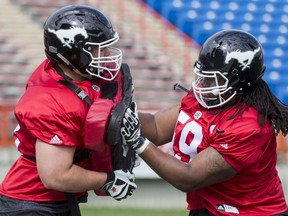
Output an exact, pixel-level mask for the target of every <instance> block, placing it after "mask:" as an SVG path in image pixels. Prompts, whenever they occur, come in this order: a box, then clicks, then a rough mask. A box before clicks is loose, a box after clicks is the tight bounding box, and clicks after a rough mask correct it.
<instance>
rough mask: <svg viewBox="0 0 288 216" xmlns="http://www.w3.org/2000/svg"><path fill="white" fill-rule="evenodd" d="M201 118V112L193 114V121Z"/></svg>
mask: <svg viewBox="0 0 288 216" xmlns="http://www.w3.org/2000/svg"><path fill="white" fill-rule="evenodd" d="M201 116H202V112H200V111H197V112H195V114H194V118H195V119H199V118H201Z"/></svg>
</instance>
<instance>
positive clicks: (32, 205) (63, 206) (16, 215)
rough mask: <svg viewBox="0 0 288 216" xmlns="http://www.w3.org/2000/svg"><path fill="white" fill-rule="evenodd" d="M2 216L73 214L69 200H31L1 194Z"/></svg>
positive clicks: (0, 208) (0, 212) (68, 215)
mask: <svg viewBox="0 0 288 216" xmlns="http://www.w3.org/2000/svg"><path fill="white" fill-rule="evenodd" d="M0 216H71V212H70V208H69V205H68V202H55V203H41V202H31V201H24V200H17V199H12V198H9V197H6V196H2V195H0Z"/></svg>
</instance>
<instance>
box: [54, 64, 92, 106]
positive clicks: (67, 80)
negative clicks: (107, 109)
mask: <svg viewBox="0 0 288 216" xmlns="http://www.w3.org/2000/svg"><path fill="white" fill-rule="evenodd" d="M54 67H55V70H56V71H57V73H58V74H59V75H60V76H62V77H63V78H64V80H58V81H57V82H59V83H61V84H63V85H65V86H67V87H68V88H69V89H71V90H72V91H73V92H74V93H75V94H76V95H77V96H78V97H79V98H80V99H81V100H83V101H85V102H86V103H87V104H89V105H90V106H91V105H92V100H91V99H90V98H89V96H88V94H87V93H86V92H85V91H84V90H83V89H81V88H79V87H78V86H77V85H75V83H73V82H72V79H71V78H70V77H68V76H67V75H66V74H65V73H64V72H63V70H62V69H61V68H60V66H59V65H58V64H55V66H54Z"/></svg>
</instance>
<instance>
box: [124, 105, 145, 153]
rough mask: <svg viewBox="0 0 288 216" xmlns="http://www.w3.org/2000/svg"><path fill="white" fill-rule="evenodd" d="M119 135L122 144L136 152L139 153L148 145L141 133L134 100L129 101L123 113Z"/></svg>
mask: <svg viewBox="0 0 288 216" xmlns="http://www.w3.org/2000/svg"><path fill="white" fill-rule="evenodd" d="M121 136H122V142H123V144H124V145H127V146H129V148H131V149H132V150H134V151H136V153H137V154H141V153H142V152H143V151H144V150H145V148H146V147H147V145H148V143H146V142H145V138H144V137H143V136H142V135H141V130H140V122H139V117H138V114H137V104H136V103H135V102H132V103H131V105H130V107H129V108H127V110H126V112H125V114H124V117H123V124H122V126H121Z"/></svg>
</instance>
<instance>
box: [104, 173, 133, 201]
mask: <svg viewBox="0 0 288 216" xmlns="http://www.w3.org/2000/svg"><path fill="white" fill-rule="evenodd" d="M134 180H135V176H134V174H133V173H130V172H129V171H127V172H124V171H123V170H115V171H114V172H111V173H108V176H107V181H106V183H105V184H104V186H103V187H102V190H104V191H105V192H106V193H107V194H108V195H109V196H111V197H113V198H114V199H116V200H118V201H119V200H122V199H125V198H126V197H127V196H131V195H132V193H133V191H134V190H135V189H136V188H137V185H136V184H135V183H134Z"/></svg>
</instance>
